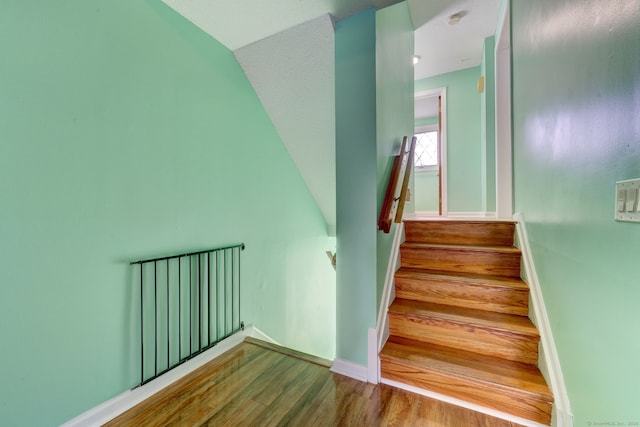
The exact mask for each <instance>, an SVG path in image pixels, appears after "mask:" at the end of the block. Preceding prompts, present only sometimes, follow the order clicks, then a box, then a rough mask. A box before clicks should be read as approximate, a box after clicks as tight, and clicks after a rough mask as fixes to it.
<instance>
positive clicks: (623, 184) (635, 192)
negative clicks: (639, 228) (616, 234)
mask: <svg viewBox="0 0 640 427" xmlns="http://www.w3.org/2000/svg"><path fill="white" fill-rule="evenodd" d="M615 202H616V203H615V215H614V217H615V220H616V221H620V222H635V223H640V178H635V179H627V180H625V181H618V182H616V200H615Z"/></svg>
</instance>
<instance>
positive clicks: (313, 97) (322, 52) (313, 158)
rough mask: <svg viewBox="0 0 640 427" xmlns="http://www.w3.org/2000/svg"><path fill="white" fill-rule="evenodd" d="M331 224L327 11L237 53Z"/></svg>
mask: <svg viewBox="0 0 640 427" xmlns="http://www.w3.org/2000/svg"><path fill="white" fill-rule="evenodd" d="M234 53H235V55H236V58H237V59H238V62H239V63H240V65H241V66H242V68H243V69H244V72H245V74H246V75H247V77H248V78H249V80H250V81H251V84H252V85H253V88H254V90H255V91H256V94H257V95H258V97H259V98H260V100H261V101H262V105H264V107H265V110H266V111H267V113H268V114H269V117H270V118H271V121H272V122H273V124H274V126H275V127H276V130H277V131H278V133H279V134H280V138H281V139H282V141H283V142H284V145H285V146H286V147H287V150H288V151H289V154H290V155H291V158H292V159H293V161H294V162H295V163H296V165H297V167H298V170H299V171H300V174H301V175H302V178H303V179H304V181H305V183H306V184H307V187H308V188H309V191H311V194H312V195H313V197H314V198H315V200H316V203H317V204H318V207H319V208H320V210H321V211H322V214H323V216H324V218H325V221H326V222H327V226H328V228H329V233H330V234H334V233H335V224H336V168H335V164H336V161H335V159H336V150H335V134H336V133H335V83H334V82H335V78H334V73H335V66H334V63H335V59H334V30H333V22H332V20H331V17H330V16H329V15H323V16H320V17H319V18H316V19H314V20H312V21H309V22H306V23H304V24H302V25H298V26H295V27H293V28H290V29H288V30H285V31H281V32H279V33H278V34H275V35H273V36H271V37H267V38H266V39H262V40H260V41H259V42H256V43H252V44H250V45H247V46H245V47H242V48H240V49H238V50H236V51H235V52H234Z"/></svg>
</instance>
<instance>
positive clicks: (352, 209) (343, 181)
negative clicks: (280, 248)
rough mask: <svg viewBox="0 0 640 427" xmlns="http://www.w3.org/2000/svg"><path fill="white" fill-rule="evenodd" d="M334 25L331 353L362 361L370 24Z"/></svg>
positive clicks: (368, 316) (372, 302)
mask: <svg viewBox="0 0 640 427" xmlns="http://www.w3.org/2000/svg"><path fill="white" fill-rule="evenodd" d="M375 24H376V21H375V10H374V9H369V10H367V11H364V12H361V13H359V14H357V15H353V16H351V17H349V18H346V19H344V20H341V21H338V22H337V23H336V34H335V43H336V51H335V52H336V53H335V54H336V75H335V81H336V238H337V249H336V251H337V265H336V312H337V313H336V322H337V330H336V357H338V358H340V359H344V360H347V361H350V362H353V363H357V364H360V365H367V333H368V328H371V327H374V326H375V323H376V311H375V309H376V220H377V216H376V201H377V188H376V182H377V175H376V173H377V170H376V164H377V163H376V158H377V151H376V73H375V70H376V43H375V35H376V27H375Z"/></svg>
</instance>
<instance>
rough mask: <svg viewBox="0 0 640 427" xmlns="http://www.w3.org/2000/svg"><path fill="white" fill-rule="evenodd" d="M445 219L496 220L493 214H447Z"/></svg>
mask: <svg viewBox="0 0 640 427" xmlns="http://www.w3.org/2000/svg"><path fill="white" fill-rule="evenodd" d="M446 217H447V218H464V219H469V218H490V219H496V213H495V212H448V213H447V215H446Z"/></svg>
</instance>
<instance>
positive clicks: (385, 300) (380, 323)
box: [376, 222, 405, 380]
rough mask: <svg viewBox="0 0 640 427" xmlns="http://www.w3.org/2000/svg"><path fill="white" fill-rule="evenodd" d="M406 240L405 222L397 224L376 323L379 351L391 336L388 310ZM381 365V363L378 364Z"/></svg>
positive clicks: (393, 294)
mask: <svg viewBox="0 0 640 427" xmlns="http://www.w3.org/2000/svg"><path fill="white" fill-rule="evenodd" d="M404 241H405V234H404V222H400V223H398V224H396V227H395V231H394V235H393V242H392V244H391V254H390V255H389V262H388V264H387V274H386V276H385V280H384V288H383V290H382V296H381V301H380V307H379V309H378V320H377V323H376V336H377V342H378V353H380V351H381V350H382V347H384V344H385V343H386V342H387V339H388V338H389V316H387V311H388V309H389V305H391V302H392V301H393V299H394V298H395V283H394V276H395V273H396V271H397V270H398V268H400V245H401V244H402V243H403V242H404ZM378 366H379V364H378ZM378 380H380V370H379V369H378Z"/></svg>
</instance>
